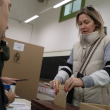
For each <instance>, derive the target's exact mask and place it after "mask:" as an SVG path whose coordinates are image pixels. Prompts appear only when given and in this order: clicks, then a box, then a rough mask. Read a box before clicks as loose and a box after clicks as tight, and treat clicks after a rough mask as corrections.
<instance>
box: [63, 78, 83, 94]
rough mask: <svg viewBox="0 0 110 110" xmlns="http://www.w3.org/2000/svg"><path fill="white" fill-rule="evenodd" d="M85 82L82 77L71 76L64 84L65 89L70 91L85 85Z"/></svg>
mask: <svg viewBox="0 0 110 110" xmlns="http://www.w3.org/2000/svg"><path fill="white" fill-rule="evenodd" d="M83 86H84V83H83V81H82V79H80V78H75V77H70V78H69V79H68V80H67V81H66V82H65V85H64V90H65V91H66V92H69V91H70V90H71V89H72V88H73V87H83Z"/></svg>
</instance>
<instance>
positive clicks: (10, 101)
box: [6, 92, 16, 104]
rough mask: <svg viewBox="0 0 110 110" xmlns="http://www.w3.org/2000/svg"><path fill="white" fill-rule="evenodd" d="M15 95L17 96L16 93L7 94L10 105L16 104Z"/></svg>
mask: <svg viewBox="0 0 110 110" xmlns="http://www.w3.org/2000/svg"><path fill="white" fill-rule="evenodd" d="M15 95H16V94H15V93H14V92H7V93H6V96H7V97H8V100H9V102H8V104H10V103H12V102H14V100H15Z"/></svg>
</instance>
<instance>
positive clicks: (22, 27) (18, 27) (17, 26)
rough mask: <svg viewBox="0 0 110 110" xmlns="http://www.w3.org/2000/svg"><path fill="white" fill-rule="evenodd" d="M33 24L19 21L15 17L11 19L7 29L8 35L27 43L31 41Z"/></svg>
mask: <svg viewBox="0 0 110 110" xmlns="http://www.w3.org/2000/svg"><path fill="white" fill-rule="evenodd" d="M31 36H32V25H30V24H24V23H19V21H17V20H14V19H9V29H8V30H7V31H6V37H7V38H11V39H14V40H18V41H23V42H26V43H30V42H31Z"/></svg>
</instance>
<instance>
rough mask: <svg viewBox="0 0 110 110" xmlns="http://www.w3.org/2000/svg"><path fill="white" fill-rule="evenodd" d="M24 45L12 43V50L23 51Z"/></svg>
mask: <svg viewBox="0 0 110 110" xmlns="http://www.w3.org/2000/svg"><path fill="white" fill-rule="evenodd" d="M24 46H25V44H22V43H17V42H14V47H13V50H18V51H22V52H23V51H24Z"/></svg>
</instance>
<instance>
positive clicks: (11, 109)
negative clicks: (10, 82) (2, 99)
mask: <svg viewBox="0 0 110 110" xmlns="http://www.w3.org/2000/svg"><path fill="white" fill-rule="evenodd" d="M6 110H20V109H19V108H16V107H13V108H8V107H7V108H6Z"/></svg>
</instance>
